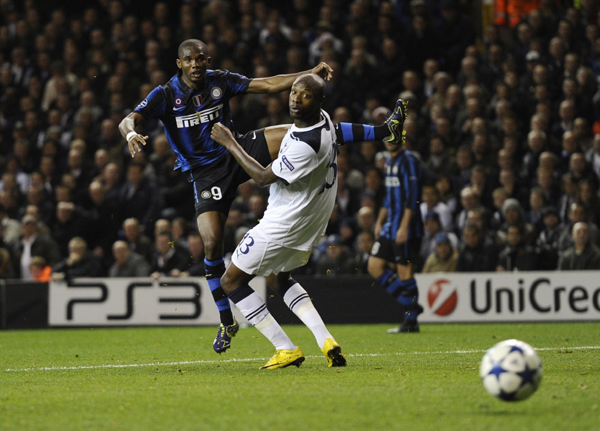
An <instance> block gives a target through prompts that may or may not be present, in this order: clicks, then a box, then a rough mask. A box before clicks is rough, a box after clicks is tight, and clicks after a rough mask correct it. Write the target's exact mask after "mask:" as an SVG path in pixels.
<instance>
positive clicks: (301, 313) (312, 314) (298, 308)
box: [283, 283, 333, 349]
mask: <svg viewBox="0 0 600 431" xmlns="http://www.w3.org/2000/svg"><path fill="white" fill-rule="evenodd" d="M283 301H284V302H285V303H286V305H287V306H288V307H289V309H290V310H292V311H293V312H294V314H295V315H296V316H298V318H299V319H300V320H302V323H304V324H305V325H306V326H307V327H308V329H310V330H311V332H312V333H313V335H314V336H315V339H316V340H317V344H318V345H319V348H320V349H322V348H323V346H324V345H325V340H326V339H328V338H333V336H332V335H331V334H330V333H329V331H328V330H327V327H325V324H324V323H323V319H321V316H320V315H319V312H318V311H317V309H316V308H315V306H314V305H313V303H312V301H311V300H310V297H309V296H308V293H307V292H306V290H304V288H303V287H302V286H300V283H296V284H294V285H293V286H292V287H290V288H289V289H288V291H287V292H286V293H285V295H284V296H283Z"/></svg>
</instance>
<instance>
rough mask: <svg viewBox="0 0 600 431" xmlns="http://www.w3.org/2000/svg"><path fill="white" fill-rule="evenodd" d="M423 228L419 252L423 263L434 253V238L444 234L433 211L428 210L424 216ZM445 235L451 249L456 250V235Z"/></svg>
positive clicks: (436, 214) (438, 217) (437, 215)
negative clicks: (450, 244)
mask: <svg viewBox="0 0 600 431" xmlns="http://www.w3.org/2000/svg"><path fill="white" fill-rule="evenodd" d="M423 226H424V228H425V229H424V233H423V240H422V241H421V250H420V253H419V255H420V256H421V260H422V262H425V260H426V259H427V258H428V257H429V255H431V253H433V252H434V251H435V238H436V236H437V234H438V233H442V232H444V229H443V227H442V224H441V222H440V216H439V214H438V213H436V212H435V211H433V210H429V211H427V213H426V214H425V221H424V224H423ZM445 233H446V235H447V236H448V239H449V240H450V242H451V243H452V247H453V248H455V249H456V248H457V247H458V238H457V237H456V235H455V234H454V233H453V232H445Z"/></svg>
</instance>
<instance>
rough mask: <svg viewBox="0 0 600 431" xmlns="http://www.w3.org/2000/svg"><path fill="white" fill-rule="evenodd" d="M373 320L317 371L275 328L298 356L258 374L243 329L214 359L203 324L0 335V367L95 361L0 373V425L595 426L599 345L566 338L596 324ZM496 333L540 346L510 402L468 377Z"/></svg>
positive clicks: (310, 347)
mask: <svg viewBox="0 0 600 431" xmlns="http://www.w3.org/2000/svg"><path fill="white" fill-rule="evenodd" d="M386 328H387V326H383V325H340V326H336V325H332V326H331V327H330V330H331V332H332V333H333V334H334V336H335V337H336V339H337V340H338V342H339V343H340V344H341V346H342V348H343V351H344V353H346V354H347V357H348V363H349V366H348V367H346V368H342V369H330V368H327V366H326V361H325V358H323V356H322V354H321V353H320V351H319V349H318V347H317V345H316V343H315V341H314V338H313V337H312V334H310V332H309V331H308V329H306V328H305V327H303V326H287V327H285V329H286V331H287V332H288V333H289V335H290V336H291V338H292V340H294V341H295V342H296V343H297V344H298V345H300V346H301V347H302V349H303V351H304V353H305V354H306V355H307V356H308V358H307V360H306V361H305V362H304V364H303V365H302V366H301V367H300V368H296V367H290V368H287V369H283V370H272V371H261V370H258V367H259V366H260V365H262V364H263V362H265V361H266V358H268V357H269V356H270V355H271V354H272V353H273V349H272V347H271V345H270V343H268V341H266V340H265V339H264V338H263V337H262V335H260V333H259V332H258V331H256V330H255V329H253V328H248V329H246V330H242V331H240V333H239V334H238V336H237V337H236V338H234V340H233V347H232V350H230V351H228V352H227V353H226V354H224V355H222V356H221V357H219V356H218V355H215V354H214V353H213V352H212V346H211V344H212V339H213V337H214V334H215V328H122V329H77V330H72V329H64V330H41V331H5V332H0V352H1V354H0V370H7V369H25V368H30V367H34V368H40V367H81V366H95V367H99V368H92V369H81V368H80V369H77V372H76V373H74V372H73V370H53V371H52V372H51V373H50V372H44V373H40V372H39V370H38V371H22V372H18V373H14V372H12V373H11V372H5V371H3V372H0V423H1V425H0V428H1V429H2V430H23V429H26V430H37V429H39V430H42V429H44V430H54V429H56V430H79V429H83V428H86V429H90V430H108V429H110V430H121V429H122V430H154V429H161V430H162V429H165V428H170V429H176V430H188V429H189V430H196V429H203V430H204V429H206V430H212V429H248V430H256V429H265V430H268V429H276V428H282V427H289V426H294V427H295V428H298V429H324V428H330V427H331V426H335V427H338V428H341V429H375V428H377V429H390V430H391V429H411V430H429V429H441V430H461V431H462V430H464V429H465V427H468V428H469V429H473V430H478V429H481V430H483V429H486V430H496V429H497V430H501V429H509V428H510V427H518V428H526V429H528V430H538V429H539V430H553V429H561V430H570V429H573V430H575V429H577V430H588V429H589V430H594V429H599V423H600V421H599V420H598V417H600V406H599V404H600V371H599V370H598V367H597V363H598V359H600V354H599V351H598V349H575V348H572V347H584V346H590V347H594V346H597V345H598V343H599V340H600V337H598V335H600V323H554V324H484V325H476V324H465V325H422V332H421V333H420V334H397V335H388V334H386V333H385V329H386ZM507 338H518V339H522V340H523V341H526V342H528V343H529V344H531V345H533V346H534V347H541V349H539V350H538V353H539V355H540V357H541V358H542V362H543V364H544V373H545V376H544V380H543V382H542V385H541V387H540V389H539V391H538V393H536V394H534V395H533V396H532V398H531V399H529V400H526V401H524V402H522V403H504V402H501V401H499V400H496V399H494V398H492V397H490V396H489V395H487V393H486V392H485V391H484V389H483V387H482V385H481V382H480V380H479V376H478V367H479V362H480V360H481V358H482V356H483V351H485V350H486V349H487V348H489V347H491V346H492V345H493V344H495V343H496V342H498V341H501V340H504V339H507ZM570 346H571V347H570ZM427 352H429V354H427ZM456 352H464V353H461V354H456ZM232 359H238V360H236V361H231V360H232ZM239 359H244V360H239ZM200 361H204V362H200ZM158 362H160V365H158V366H137V367H122V368H105V367H102V366H103V365H111V366H123V365H125V366H127V365H135V364H139V365H144V364H148V363H158ZM167 362H169V363H173V364H166V363H167ZM183 362H190V363H188V364H181V363H183Z"/></svg>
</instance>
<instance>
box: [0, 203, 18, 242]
mask: <svg viewBox="0 0 600 431" xmlns="http://www.w3.org/2000/svg"><path fill="white" fill-rule="evenodd" d="M0 228H1V229H2V241H3V242H4V244H13V243H15V242H16V241H17V240H18V239H19V236H20V235H21V223H20V222H19V220H15V219H12V218H10V217H9V216H8V215H7V213H6V210H5V209H4V206H3V205H2V204H0Z"/></svg>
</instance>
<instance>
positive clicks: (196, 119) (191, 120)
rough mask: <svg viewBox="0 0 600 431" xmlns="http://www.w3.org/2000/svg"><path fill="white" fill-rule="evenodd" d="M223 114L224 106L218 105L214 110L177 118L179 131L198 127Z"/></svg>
mask: <svg viewBox="0 0 600 431" xmlns="http://www.w3.org/2000/svg"><path fill="white" fill-rule="evenodd" d="M222 113H223V104H220V105H217V106H215V107H214V108H210V109H205V110H204V111H200V112H196V113H195V114H190V115H184V116H181V117H175V122H176V123H177V128H178V129H185V128H188V127H194V126H198V125H199V124H200V123H208V122H210V121H212V120H214V119H215V118H218V117H220V116H221V114H222Z"/></svg>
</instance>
